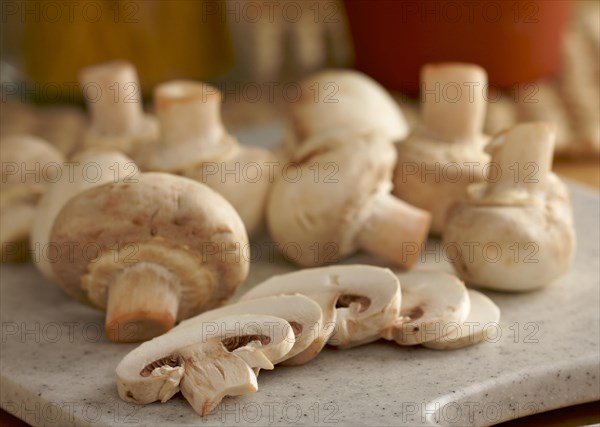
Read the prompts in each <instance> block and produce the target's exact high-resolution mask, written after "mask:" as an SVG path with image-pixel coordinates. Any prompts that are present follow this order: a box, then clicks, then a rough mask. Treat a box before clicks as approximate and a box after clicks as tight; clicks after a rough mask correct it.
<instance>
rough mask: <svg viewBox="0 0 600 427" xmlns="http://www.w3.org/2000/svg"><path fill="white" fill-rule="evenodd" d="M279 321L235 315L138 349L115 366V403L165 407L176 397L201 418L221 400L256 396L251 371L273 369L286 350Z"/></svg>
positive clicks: (287, 332) (289, 336)
mask: <svg viewBox="0 0 600 427" xmlns="http://www.w3.org/2000/svg"><path fill="white" fill-rule="evenodd" d="M293 343H294V333H293V332H292V328H291V327H290V324H289V323H288V322H286V321H285V320H283V319H281V318H278V317H274V316H266V315H235V316H228V317H223V318H219V319H214V320H213V321H211V322H206V323H202V324H200V325H198V327H186V328H181V329H176V330H173V331H170V332H169V333H167V334H164V335H162V336H160V337H157V338H155V339H153V340H151V341H148V342H145V343H143V344H141V345H140V346H139V347H137V348H136V349H134V350H133V351H132V352H130V353H129V354H128V355H127V356H125V357H124V358H123V360H122V361H121V362H120V363H119V365H118V366H117V370H116V373H117V389H118V392H119V396H120V397H121V399H123V400H125V401H127V402H132V403H138V404H147V403H152V402H155V401H157V400H160V401H161V402H163V403H164V402H166V401H167V400H169V399H170V398H171V397H172V396H173V395H174V394H175V393H177V392H179V391H181V393H182V394H183V396H184V397H185V398H186V399H187V401H188V402H189V403H190V404H191V405H192V407H193V408H194V410H195V411H196V412H197V413H198V414H200V415H202V416H204V415H206V414H208V413H209V412H211V411H212V410H213V409H214V408H215V407H216V406H217V405H218V404H219V402H220V401H221V399H223V397H225V396H237V395H241V394H246V393H253V392H255V391H257V390H258V384H257V379H256V374H255V370H257V369H273V361H275V360H279V359H281V358H283V357H284V356H285V354H286V353H287V352H288V351H289V350H290V349H291V348H292V346H293Z"/></svg>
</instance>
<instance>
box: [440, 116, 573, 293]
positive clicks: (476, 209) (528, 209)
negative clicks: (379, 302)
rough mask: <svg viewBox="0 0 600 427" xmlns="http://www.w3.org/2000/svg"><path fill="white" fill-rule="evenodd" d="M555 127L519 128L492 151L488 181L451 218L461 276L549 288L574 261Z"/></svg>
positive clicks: (501, 285) (452, 248)
mask: <svg viewBox="0 0 600 427" xmlns="http://www.w3.org/2000/svg"><path fill="white" fill-rule="evenodd" d="M554 138H555V132H554V129H553V128H552V127H551V126H549V125H548V124H546V123H542V122H532V123H523V124H519V125H517V126H515V127H513V128H512V129H510V130H508V131H505V132H503V133H500V134H498V135H497V136H496V137H495V138H494V139H493V140H492V141H491V142H490V144H489V145H488V146H487V151H488V152H489V153H490V154H491V156H492V163H491V164H492V165H494V167H493V168H491V167H490V168H489V173H488V176H487V182H483V183H476V184H472V185H471V186H470V187H469V192H468V198H467V199H466V200H463V201H461V202H459V203H458V204H457V205H456V206H455V207H453V208H452V210H451V211H450V213H449V216H448V223H447V226H446V230H445V232H444V236H443V240H444V246H445V247H446V248H447V250H448V258H449V259H450V260H451V261H452V263H453V266H454V269H455V270H456V272H457V274H458V275H459V277H461V278H462V279H463V280H465V281H466V282H468V283H471V284H474V285H478V286H482V287H486V288H491V289H498V290H506V291H528V290H531V289H536V288H540V287H543V286H546V285H548V284H549V283H551V282H552V281H553V280H555V279H556V278H558V277H559V276H561V275H562V274H564V273H565V272H566V271H567V270H568V269H569V266H570V265H571V263H572V261H573V255H574V252H575V231H574V228H573V214H572V209H571V203H570V197H569V193H568V190H567V189H566V187H565V185H564V183H563V182H562V181H561V180H560V179H559V178H558V177H557V176H556V175H555V174H553V173H552V172H551V166H552V154H553V145H554Z"/></svg>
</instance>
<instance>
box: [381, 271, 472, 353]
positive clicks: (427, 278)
mask: <svg viewBox="0 0 600 427" xmlns="http://www.w3.org/2000/svg"><path fill="white" fill-rule="evenodd" d="M398 278H399V279H400V286H401V288H402V305H401V307H400V316H399V317H398V318H397V319H396V321H395V322H394V323H393V324H392V325H391V326H390V327H388V328H386V329H385V330H383V331H382V333H381V336H382V337H383V338H385V339H387V340H394V341H396V342H397V343H398V344H400V345H416V344H420V343H423V342H427V341H431V340H435V339H439V338H440V337H441V334H442V332H443V331H444V330H445V328H446V327H447V326H448V325H450V324H457V323H460V322H462V321H464V320H465V318H466V317H467V315H468V314H469V310H470V301H469V294H468V293H467V288H465V285H464V283H463V282H461V281H460V280H459V279H458V278H457V277H456V276H453V275H451V274H446V273H437V272H425V271H411V272H410V273H405V274H399V275H398Z"/></svg>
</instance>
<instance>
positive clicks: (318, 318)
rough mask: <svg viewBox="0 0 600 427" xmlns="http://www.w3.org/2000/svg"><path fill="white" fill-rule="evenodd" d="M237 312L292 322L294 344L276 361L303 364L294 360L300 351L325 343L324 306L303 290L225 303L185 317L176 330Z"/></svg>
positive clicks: (310, 350)
mask: <svg viewBox="0 0 600 427" xmlns="http://www.w3.org/2000/svg"><path fill="white" fill-rule="evenodd" d="M235 314H265V315H269V316H276V317H280V318H282V319H285V320H287V321H288V322H289V324H290V325H291V327H292V330H293V332H294V336H295V338H294V346H293V347H292V349H291V350H290V351H289V352H288V353H287V354H286V355H285V356H284V357H283V358H282V359H280V360H275V361H273V363H275V364H277V363H281V362H285V361H287V360H288V359H291V360H290V361H289V363H288V364H301V362H302V361H300V363H294V362H295V356H296V355H298V354H299V353H304V354H305V355H306V354H310V355H312V354H314V355H316V354H318V353H319V351H320V350H321V348H322V347H323V344H322V342H321V339H320V338H321V337H322V335H321V330H322V328H323V312H322V310H321V307H320V306H319V305H318V304H317V303H316V302H314V301H313V300H312V299H310V298H308V297H305V296H304V295H300V294H298V295H279V296H270V297H264V298H257V299H253V300H248V301H240V302H237V303H235V304H230V305H226V306H224V307H221V308H217V309H214V310H210V311H206V312H204V313H202V314H199V315H198V316H195V317H192V318H190V319H187V320H184V321H183V322H181V323H180V324H179V325H178V326H176V327H175V328H174V329H173V331H174V332H175V331H177V330H179V329H182V328H189V327H192V328H194V327H198V326H199V325H201V324H202V323H205V322H210V321H212V320H215V319H218V318H220V317H225V316H232V315H235ZM311 358H312V357H311ZM306 361H308V360H306Z"/></svg>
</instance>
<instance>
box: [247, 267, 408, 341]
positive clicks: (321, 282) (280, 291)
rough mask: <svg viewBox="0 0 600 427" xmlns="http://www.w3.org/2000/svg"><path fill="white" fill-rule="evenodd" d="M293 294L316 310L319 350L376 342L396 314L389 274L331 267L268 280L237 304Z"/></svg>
mask: <svg viewBox="0 0 600 427" xmlns="http://www.w3.org/2000/svg"><path fill="white" fill-rule="evenodd" d="M296 293H300V294H302V295H305V296H307V297H309V298H311V299H313V300H314V301H316V302H317V303H318V304H319V305H320V306H321V309H322V310H323V321H324V327H323V328H322V329H323V334H324V338H325V339H324V340H323V344H324V343H325V341H327V343H328V344H331V345H335V346H339V347H351V346H354V345H358V344H363V343H366V342H369V341H374V340H376V339H378V338H379V334H380V332H381V331H382V330H383V329H385V328H386V327H388V326H390V325H391V324H392V323H393V322H394V319H396V318H397V317H398V314H399V312H400V303H401V294H400V284H399V282H398V278H397V277H396V276H395V275H394V274H393V273H392V272H391V271H390V270H389V269H386V268H381V267H374V266H370V265H335V266H330V267H320V268H310V269H304V270H299V271H295V272H292V273H288V274H282V275H278V276H273V277H271V278H270V279H268V280H266V281H264V282H262V283H260V284H258V285H256V286H255V287H254V288H252V289H251V290H250V291H248V292H247V293H246V294H244V295H242V297H241V300H242V301H245V300H251V299H255V298H261V297H266V296H271V295H286V294H296ZM329 325H333V328H332V327H329Z"/></svg>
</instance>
